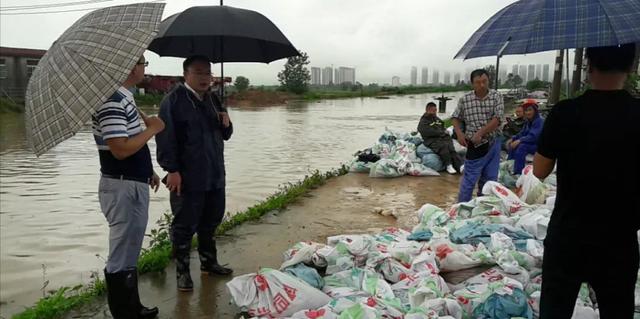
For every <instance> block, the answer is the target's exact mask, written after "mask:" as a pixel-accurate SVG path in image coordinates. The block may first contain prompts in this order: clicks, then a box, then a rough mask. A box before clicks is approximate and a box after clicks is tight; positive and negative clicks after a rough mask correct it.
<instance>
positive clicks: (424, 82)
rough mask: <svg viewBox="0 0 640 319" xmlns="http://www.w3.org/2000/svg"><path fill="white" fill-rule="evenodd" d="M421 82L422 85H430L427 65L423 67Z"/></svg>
mask: <svg viewBox="0 0 640 319" xmlns="http://www.w3.org/2000/svg"><path fill="white" fill-rule="evenodd" d="M420 84H422V86H427V85H429V68H427V67H424V68H422V78H421V82H420Z"/></svg>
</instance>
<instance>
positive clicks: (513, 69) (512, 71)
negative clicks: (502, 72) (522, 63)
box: [511, 64, 518, 77]
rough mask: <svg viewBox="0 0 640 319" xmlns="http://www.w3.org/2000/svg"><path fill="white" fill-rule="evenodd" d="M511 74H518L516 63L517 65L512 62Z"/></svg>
mask: <svg viewBox="0 0 640 319" xmlns="http://www.w3.org/2000/svg"><path fill="white" fill-rule="evenodd" d="M511 74H513V76H514V77H515V76H516V75H518V65H517V64H514V65H513V66H512V67H511Z"/></svg>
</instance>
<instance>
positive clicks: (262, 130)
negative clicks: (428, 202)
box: [0, 92, 463, 317]
mask: <svg viewBox="0 0 640 319" xmlns="http://www.w3.org/2000/svg"><path fill="white" fill-rule="evenodd" d="M462 94H463V92H455V93H447V94H446V95H447V96H450V97H452V98H453V100H452V101H449V103H448V107H447V112H446V114H440V116H441V117H447V116H448V115H449V114H450V113H451V112H452V111H453V109H454V108H455V105H456V102H457V99H458V98H459V97H460V96H461V95H462ZM435 95H436V94H432V93H429V94H421V95H413V96H402V97H391V98H390V99H375V98H355V99H344V100H327V101H318V102H289V103H288V104H286V105H279V106H269V107H243V108H233V107H232V108H230V110H229V113H230V116H231V119H232V121H233V123H234V129H235V132H234V135H233V136H232V138H231V140H230V141H228V142H227V144H226V149H225V158H226V167H227V211H229V212H237V211H242V210H244V209H246V208H247V207H250V206H252V205H254V204H256V203H257V202H258V201H260V200H263V199H264V198H265V197H266V196H268V195H270V194H272V193H273V192H274V191H276V190H277V189H278V187H279V185H281V184H284V183H287V182H293V181H297V180H299V179H301V178H303V177H304V176H305V175H306V174H308V173H309V172H310V171H311V170H315V169H318V170H320V171H326V170H328V169H332V168H336V167H338V166H339V165H340V164H341V163H346V162H348V161H349V160H350V159H351V155H352V154H353V153H354V152H355V151H357V150H359V149H363V148H366V147H370V146H371V145H373V143H374V142H375V141H376V140H377V138H378V137H379V136H380V134H382V133H383V132H384V129H385V127H388V128H389V129H392V130H395V131H411V130H415V128H416V126H417V124H418V120H419V118H420V116H421V115H422V113H423V111H424V105H425V104H426V102H427V101H431V100H433V97H434V96H435ZM145 111H146V112H147V113H148V114H149V113H150V114H153V113H154V112H155V111H157V110H154V109H145ZM149 145H150V147H151V152H152V155H153V157H154V166H155V168H156V172H158V174H159V175H160V176H161V177H162V175H163V173H162V170H161V169H160V168H159V167H158V165H157V163H155V143H154V142H153V141H151V142H150V143H149ZM98 180H99V162H98V152H97V150H96V147H95V145H94V141H93V137H92V135H91V131H90V128H89V127H87V128H85V129H84V130H83V131H81V132H80V133H78V134H77V135H76V136H74V137H73V138H71V139H69V140H67V141H65V142H63V143H62V144H60V145H58V146H57V147H56V148H54V149H53V150H51V151H49V152H48V153H47V154H45V155H43V156H41V157H40V158H36V157H35V156H34V155H33V154H31V153H30V151H29V150H28V149H27V147H26V141H25V131H24V119H23V116H22V115H21V114H3V115H2V116H1V117H0V302H1V303H0V315H1V316H3V317H8V316H10V314H12V313H15V312H18V311H20V310H22V309H24V307H25V306H30V305H32V304H33V302H35V301H36V300H37V299H38V298H39V297H41V296H42V287H43V283H44V282H46V281H48V286H47V287H46V289H55V288H58V287H60V286H73V285H76V284H79V283H87V282H89V281H90V278H89V277H90V274H91V271H101V269H102V268H103V267H104V259H105V258H106V256H107V244H108V242H107V235H108V227H107V224H106V222H105V219H104V216H103V215H102V214H101V212H100V208H99V204H98V196H97V187H98ZM168 197H169V193H168V191H167V190H166V189H164V188H163V189H161V190H159V191H158V193H155V194H153V193H152V195H151V205H150V211H149V215H150V216H149V225H148V229H147V231H149V229H151V228H153V227H155V221H156V220H158V218H159V217H160V216H161V215H162V214H163V213H165V212H169V202H168Z"/></svg>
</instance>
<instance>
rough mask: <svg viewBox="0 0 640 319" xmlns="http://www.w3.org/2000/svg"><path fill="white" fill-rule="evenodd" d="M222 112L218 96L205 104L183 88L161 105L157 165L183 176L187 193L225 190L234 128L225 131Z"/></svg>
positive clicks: (173, 92) (210, 96)
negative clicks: (227, 144)
mask: <svg viewBox="0 0 640 319" xmlns="http://www.w3.org/2000/svg"><path fill="white" fill-rule="evenodd" d="M219 112H226V110H225V109H224V108H222V107H221V106H220V102H219V100H218V98H217V97H216V96H215V95H211V94H207V95H205V96H204V99H203V101H200V100H199V99H198V98H197V97H196V95H195V94H194V93H193V92H191V91H190V90H189V89H187V88H186V87H185V86H184V85H182V84H180V85H178V86H177V87H176V88H174V89H173V90H172V91H171V92H169V93H168V94H167V95H166V96H165V97H164V99H163V100H162V103H161V104H160V113H159V117H160V118H161V119H162V120H163V121H164V124H165V128H164V130H163V131H162V132H160V133H159V134H158V135H156V144H157V158H158V164H160V166H161V167H162V168H163V169H164V170H165V171H167V172H180V176H181V177H182V187H183V188H184V190H185V191H210V190H213V189H217V188H223V187H224V186H225V167H224V141H226V140H228V139H229V138H231V134H232V133H233V124H232V125H231V126H229V127H228V128H226V129H225V128H222V124H221V122H220V118H219V117H218V113H219Z"/></svg>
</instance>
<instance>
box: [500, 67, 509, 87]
mask: <svg viewBox="0 0 640 319" xmlns="http://www.w3.org/2000/svg"><path fill="white" fill-rule="evenodd" d="M507 76H508V73H507V68H506V67H505V68H500V71H499V73H498V82H499V83H500V85H502V84H503V83H504V82H505V81H506V80H507Z"/></svg>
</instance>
